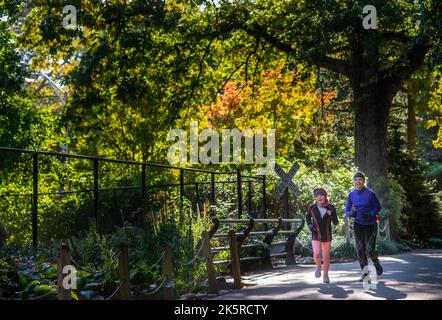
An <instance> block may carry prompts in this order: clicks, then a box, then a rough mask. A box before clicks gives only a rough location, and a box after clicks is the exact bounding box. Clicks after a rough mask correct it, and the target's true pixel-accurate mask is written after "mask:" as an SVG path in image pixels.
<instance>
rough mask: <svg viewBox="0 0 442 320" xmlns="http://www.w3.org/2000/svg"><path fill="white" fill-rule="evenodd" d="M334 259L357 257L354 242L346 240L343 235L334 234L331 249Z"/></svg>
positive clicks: (331, 255)
mask: <svg viewBox="0 0 442 320" xmlns="http://www.w3.org/2000/svg"><path fill="white" fill-rule="evenodd" d="M330 257H331V258H332V259H357V253H356V248H355V246H354V243H353V242H351V241H348V242H347V241H346V240H345V237H343V236H334V238H333V241H332V247H331V250H330Z"/></svg>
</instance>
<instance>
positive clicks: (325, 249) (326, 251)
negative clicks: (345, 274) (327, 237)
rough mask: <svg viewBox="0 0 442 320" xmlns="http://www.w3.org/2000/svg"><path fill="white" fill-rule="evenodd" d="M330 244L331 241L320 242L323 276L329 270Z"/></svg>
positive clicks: (326, 274)
mask: <svg viewBox="0 0 442 320" xmlns="http://www.w3.org/2000/svg"><path fill="white" fill-rule="evenodd" d="M330 245H331V242H321V247H322V261H324V276H328V271H329V270H330Z"/></svg>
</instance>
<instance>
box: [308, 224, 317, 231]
mask: <svg viewBox="0 0 442 320" xmlns="http://www.w3.org/2000/svg"><path fill="white" fill-rule="evenodd" d="M308 228H309V230H310V231H311V232H316V228H315V227H314V226H313V224H311V223H310V224H309V225H308Z"/></svg>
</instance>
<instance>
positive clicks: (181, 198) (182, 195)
mask: <svg viewBox="0 0 442 320" xmlns="http://www.w3.org/2000/svg"><path fill="white" fill-rule="evenodd" d="M183 197H184V171H183V169H180V212H181V211H182V210H183Z"/></svg>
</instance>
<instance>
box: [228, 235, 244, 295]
mask: <svg viewBox="0 0 442 320" xmlns="http://www.w3.org/2000/svg"><path fill="white" fill-rule="evenodd" d="M229 245H230V263H231V265H232V276H233V283H234V284H235V286H236V287H237V288H238V289H240V288H241V265H240V261H239V252H238V241H237V240H236V234H235V230H230V231H229Z"/></svg>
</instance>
